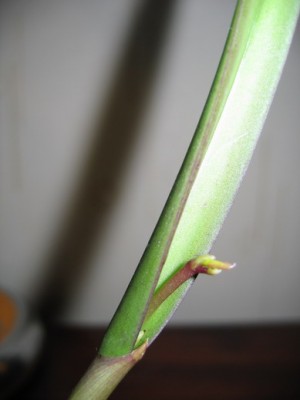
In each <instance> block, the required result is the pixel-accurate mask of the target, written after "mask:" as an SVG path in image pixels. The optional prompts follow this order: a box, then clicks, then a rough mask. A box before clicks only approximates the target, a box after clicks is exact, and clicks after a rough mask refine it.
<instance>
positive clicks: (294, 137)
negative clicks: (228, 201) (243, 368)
mask: <svg viewBox="0 0 300 400" xmlns="http://www.w3.org/2000/svg"><path fill="white" fill-rule="evenodd" d="M234 6H235V2H234V1H231V0H227V1H223V0H222V1H221V0H219V1H200V0H178V1H175V0H174V1H168V0H166V1H154V0H152V1H150V0H149V1H148V0H145V1H141V0H85V1H83V0H53V1H46V0H27V1H22V0H10V1H2V2H1V3H0V8H1V9H0V132H1V133H0V141H1V142H0V153H1V154H0V285H1V286H3V287H6V288H8V289H10V290H13V291H15V292H16V293H18V294H20V295H22V296H23V297H24V298H25V299H27V300H28V301H30V302H31V304H32V305H33V306H34V307H36V309H38V310H39V311H41V312H42V313H45V314H47V315H48V316H51V317H54V318H60V319H63V320H64V321H66V322H72V323H89V324H99V323H107V322H108V321H109V319H110V318H111V317H112V315H113V313H114V310H115V308H116V307H117V305H118V303H119V301H120V299H121V297H122V295H123V292H124V290H125V288H126V286H127V284H128V282H129V280H130V278H131V276H132V274H133V272H134V269H135V267H136V265H137V263H138V261H139V258H140V257H141V255H142V252H143V250H144V248H145V245H146V243H147V241H148V239H149V236H150V234H151V232H152V230H153V228H154V226H155V223H156V221H157V218H158V216H159V214H160V212H161V209H162V207H163V204H164V202H165V200H166V198H167V195H168V193H169V190H170V188H171V186H172V183H173V181H174V178H175V176H176V174H177V171H178V169H179V167H180V165H181V162H182V160H183V157H184V154H185V151H186V149H187V146H188V144H189V142H190V140H191V137H192V134H193V131H194V129H195V126H196V124H197V121H198V119H199V116H200V112H201V110H202V108H203V105H204V102H205V100H206V97H207V94H208V91H209V87H210V84H211V82H212V79H213V76H214V73H215V70H216V67H217V64H218V60H219V57H220V55H221V52H222V49H223V45H224V42H225V38H226V35H227V32H228V28H229V24H230V21H231V17H232V14H233V10H234ZM299 58H300V51H299V29H298V31H297V32H296V36H295V39H294V42H293V45H292V48H291V51H290V54H289V58H288V62H287V64H286V67H285V69H284V73H283V77H282V80H281V82H280V85H279V88H278V91H277V93H276V97H275V99H274V102H273V105H272V108H271V111H270V114H269V117H268V120H267V122H266V125H265V128H264V131H263V134H262V137H261V139H260V141H259V143H258V147H257V150H256V153H255V155H254V158H253V160H252V162H251V165H250V168H249V170H248V173H247V175H246V177H245V179H244V181H243V183H242V186H241V188H240V191H239V193H238V196H237V198H236V200H235V202H234V204H233V207H232V209H231V211H230V213H229V215H228V218H227V220H226V222H225V224H224V226H223V229H222V231H221V233H220V235H219V237H218V238H217V240H216V243H215V245H214V247H213V249H212V253H213V254H215V255H217V257H218V258H220V259H222V260H223V259H224V260H228V261H236V262H237V263H238V268H236V269H235V270H234V271H232V272H230V273H226V274H221V275H220V276H218V277H216V278H211V277H200V278H199V279H197V281H196V284H195V285H194V286H193V288H192V290H191V291H190V293H189V294H188V296H187V298H186V299H185V301H184V303H183V304H182V305H181V307H180V308H179V310H178V311H177V313H176V314H175V316H174V318H173V320H172V322H173V323H177V324H207V323H213V324H216V323H245V322H247V323H249V322H251V323H252V322H263V323H267V322H278V321H279V322H280V321H282V322H287V321H299V318H300V290H299V284H300V262H299V248H298V246H299V247H300V243H299V236H300V213H299V199H300V187H299V170H300V159H299V149H300V136H299V132H298V130H299V128H298V127H299V117H300V115H299V114H300V113H299V94H300V80H299V65H300V60H299ZM236 112H237V113H238V112H239V110H237V111H236Z"/></svg>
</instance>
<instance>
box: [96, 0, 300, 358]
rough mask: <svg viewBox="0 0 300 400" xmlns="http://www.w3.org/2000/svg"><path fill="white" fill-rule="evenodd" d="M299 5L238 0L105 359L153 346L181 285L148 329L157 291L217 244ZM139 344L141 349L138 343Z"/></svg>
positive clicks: (108, 338) (180, 292)
mask: <svg viewBox="0 0 300 400" xmlns="http://www.w3.org/2000/svg"><path fill="white" fill-rule="evenodd" d="M299 7H300V1H299V0H245V1H239V2H238V5H237V8H236V11H235V16H234V19H233V22H232V26H231V29H230V32H229V36H228V40H227V43H226V46H225V50H224V53H223V56H222V59H221V62H220V65H219V68H218V71H217V74H216V78H215V81H214V83H213V86H212V90H211V92H210V95H209V98H208V101H207V103H206V106H205V109H204V112H203V114H202V117H201V119H200V122H199V124H198V127H197V129H196V133H195V135H194V138H193V141H192V143H191V146H190V148H189V150H188V153H187V156H186V159H185V161H184V163H183V166H182V168H181V171H180V173H179V175H178V177H177V179H176V182H175V185H174V187H173V189H172V192H171V194H170V196H169V199H168V201H167V203H166V206H165V208H164V210H163V213H162V215H161V217H160V219H159V222H158V224H157V226H156V228H155V231H154V233H153V235H152V237H151V239H150V242H149V244H148V246H147V248H146V250H145V253H144V255H143V257H142V260H141V262H140V264H139V266H138V268H137V271H136V273H135V275H134V277H133V279H132V281H131V283H130V285H129V287H128V289H127V291H126V293H125V296H124V297H123V300H122V302H121V304H120V306H119V308H118V310H117V312H116V314H115V315H114V318H113V320H112V322H111V324H110V326H109V329H108V331H107V333H106V335H105V337H104V340H103V343H102V346H101V348H100V353H101V354H103V355H105V356H120V355H124V354H128V353H130V352H131V351H132V349H133V348H134V346H135V345H136V340H137V336H138V334H139V332H140V330H141V329H142V330H144V331H145V334H144V335H143V337H142V341H144V340H145V339H149V341H150V342H151V341H152V340H153V339H154V338H155V336H156V335H157V334H158V333H159V331H160V329H161V328H162V327H163V326H164V325H165V323H166V321H167V320H168V319H169V317H170V315H171V314H172V312H173V311H174V309H175V308H176V305H177V304H178V303H179V302H180V300H181V298H182V297H183V295H184V293H185V292H186V290H187V288H188V287H189V285H190V284H191V282H192V281H191V280H190V281H189V282H187V283H186V284H184V285H182V286H181V287H180V288H179V289H177V290H176V292H175V293H174V294H173V295H172V296H170V297H169V298H168V299H167V300H166V301H165V302H164V303H163V305H162V306H161V307H160V308H159V309H158V310H157V311H156V312H155V313H154V314H153V315H152V317H151V318H149V320H147V322H146V323H145V324H144V325H143V322H144V318H145V314H146V312H147V307H148V305H149V301H150V299H151V297H152V295H153V291H154V290H155V287H156V286H157V284H158V285H160V284H162V283H163V282H164V281H165V280H166V279H168V277H169V276H170V275H172V274H173V273H174V271H176V270H177V269H178V268H180V267H181V266H182V265H184V264H185V263H186V262H187V261H188V260H189V259H191V258H193V257H194V256H195V255H197V254H206V253H207V252H208V251H209V249H210V247H211V245H212V242H213V240H214V239H215V237H216V235H217V233H218V231H219V229H220V227H221V225H222V222H223V220H224V218H225V216H226V213H227V211H228V209H229V207H230V205H231V203H232V200H233V197H234V195H235V192H236V190H237V188H238V185H239V183H240V181H241V178H242V176H243V174H244V172H245V170H246V168H247V165H248V162H249V160H250V158H251V155H252V152H253V150H254V147H255V144H256V142H257V138H258V136H259V134H260V131H261V129H262V125H263V123H264V120H265V117H266V114H267V112H268V109H269V106H270V103H271V101H272V98H273V95H274V91H275V88H276V86H277V83H278V80H279V78H280V75H281V71H282V67H283V65H284V62H285V59H286V55H287V51H288V49H289V45H290V41H291V38H292V34H293V31H294V27H295V23H296V20H297V15H298V13H299ZM139 344H140V343H138V345H139Z"/></svg>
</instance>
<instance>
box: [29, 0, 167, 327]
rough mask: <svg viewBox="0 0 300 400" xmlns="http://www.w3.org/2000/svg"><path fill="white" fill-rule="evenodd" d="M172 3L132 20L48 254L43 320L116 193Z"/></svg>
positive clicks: (78, 271)
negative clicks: (78, 173) (98, 117)
mask: <svg viewBox="0 0 300 400" xmlns="http://www.w3.org/2000/svg"><path fill="white" fill-rule="evenodd" d="M174 5H175V1H174V0H165V1H160V0H146V1H144V3H143V4H142V5H141V6H140V9H139V12H138V13H137V16H136V19H135V21H134V22H133V26H132V29H131V31H130V33H129V37H128V41H127V45H125V48H124V53H123V56H122V57H121V61H120V65H119V68H118V69H117V73H116V76H115V78H114V79H113V84H112V87H111V89H110V92H109V94H108V96H107V103H106V109H105V110H104V114H102V113H101V115H102V118H101V120H99V121H96V123H95V125H94V134H93V140H92V143H91V146H90V151H89V154H88V157H87V159H86V162H85V165H84V166H83V171H82V175H81V176H80V177H79V182H78V187H77V190H76V192H75V195H74V197H73V199H72V204H70V208H69V213H68V215H67V216H66V219H65V221H64V222H63V224H62V228H61V230H60V232H59V234H58V237H57V239H56V241H55V243H54V245H52V249H51V254H50V256H49V257H48V259H47V265H46V268H45V270H46V274H45V275H46V276H45V277H44V281H43V282H42V283H41V285H40V288H39V293H38V295H37V299H36V306H37V311H38V312H39V313H40V315H41V316H42V317H43V318H44V319H49V318H50V319H51V316H52V315H57V314H58V313H59V312H61V311H62V309H63V308H64V307H65V306H66V305H67V301H68V299H70V298H71V296H72V293H73V291H74V289H75V288H76V287H77V285H78V284H79V282H80V278H81V277H82V274H83V273H84V270H85V269H86V267H87V266H88V262H89V257H90V256H91V254H92V250H93V249H94V247H95V245H96V244H97V243H98V241H99V236H100V235H101V232H102V231H103V228H104V227H105V223H106V221H107V217H108V215H109V212H110V211H111V209H112V207H113V205H114V201H115V199H116V198H117V197H118V189H119V183H120V181H121V180H122V172H123V171H124V170H125V169H126V168H125V166H126V163H127V161H128V160H129V158H130V156H131V149H132V147H133V146H132V145H133V143H134V140H135V138H136V136H137V134H138V132H139V123H140V121H141V119H142V118H143V116H144V112H145V110H146V107H147V100H148V99H149V95H150V94H151V88H152V87H153V82H154V79H155V73H156V70H157V67H158V64H159V57H160V54H161V51H162V49H163V44H164V38H165V36H166V31H167V27H168V21H169V20H170V16H171V10H172V8H173V6H174ZM99 115H100V113H99ZM96 239H97V243H96ZM100 239H101V237H100Z"/></svg>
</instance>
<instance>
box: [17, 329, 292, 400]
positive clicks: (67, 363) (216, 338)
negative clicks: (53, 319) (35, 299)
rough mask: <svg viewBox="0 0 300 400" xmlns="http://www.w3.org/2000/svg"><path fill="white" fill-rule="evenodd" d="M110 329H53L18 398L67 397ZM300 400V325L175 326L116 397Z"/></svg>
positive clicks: (118, 389) (160, 338) (146, 356)
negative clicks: (33, 370) (38, 361)
mask: <svg viewBox="0 0 300 400" xmlns="http://www.w3.org/2000/svg"><path fill="white" fill-rule="evenodd" d="M103 333H104V331H103V329H98V328H80V327H64V326H54V327H51V328H49V330H48V335H47V341H46V345H45V349H44V353H43V355H42V357H41V360H40V363H39V365H38V368H37V369H36V372H35V373H34V375H33V376H32V378H31V380H30V381H29V382H28V383H27V384H26V385H25V386H24V387H23V388H22V389H21V390H20V391H19V392H18V393H17V395H16V397H15V398H14V400H15V399H32V400H37V399H42V400H48V399H49V400H50V399H51V400H62V399H67V398H68V395H69V394H70V391H71V390H72V388H73V386H74V385H75V384H76V382H77V381H78V379H79V378H80V376H81V375H82V374H83V373H84V371H85V370H86V368H87V367H88V365H89V363H90V362H91V360H92V359H93V357H94V355H95V353H96V348H97V346H98V343H99V340H100V339H101V337H102V336H103ZM111 399H112V400H118V399H122V400H124V399H125V400H126V399H130V400H137V399H139V400H141V399H143V400H147V399H151V400H153V399H158V400H167V399H172V400H175V399H178V400H185V399H187V400H189V399H205V400H206V399H207V400H213V399H214V400H215V399H222V400H223V399H230V400H234V399H247V400H248V399H249V400H250V399H251V400H253V399H270V400H271V399H272V400H273V399H283V400H286V399H295V400H296V399H297V400H298V399H300V325H285V326H269V327H268V326H264V327H228V328H224V327H215V328H179V329H174V328H173V329H167V330H165V331H164V332H163V333H162V334H161V336H160V337H159V338H158V339H157V340H156V342H155V343H154V344H153V345H152V346H151V347H150V348H149V350H148V352H147V353H146V355H145V357H144V359H143V360H142V361H141V362H140V363H139V364H138V365H137V366H135V368H134V369H133V370H132V371H131V372H130V373H129V375H128V376H127V377H126V378H125V380H124V381H123V382H122V383H121V384H120V385H119V387H118V388H117V390H116V391H115V392H114V394H113V395H112V396H111Z"/></svg>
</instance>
